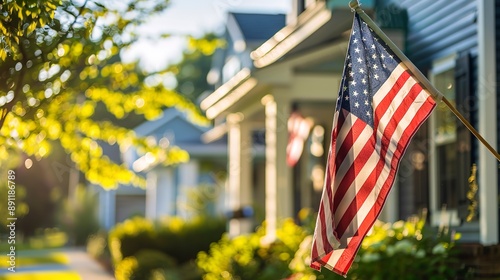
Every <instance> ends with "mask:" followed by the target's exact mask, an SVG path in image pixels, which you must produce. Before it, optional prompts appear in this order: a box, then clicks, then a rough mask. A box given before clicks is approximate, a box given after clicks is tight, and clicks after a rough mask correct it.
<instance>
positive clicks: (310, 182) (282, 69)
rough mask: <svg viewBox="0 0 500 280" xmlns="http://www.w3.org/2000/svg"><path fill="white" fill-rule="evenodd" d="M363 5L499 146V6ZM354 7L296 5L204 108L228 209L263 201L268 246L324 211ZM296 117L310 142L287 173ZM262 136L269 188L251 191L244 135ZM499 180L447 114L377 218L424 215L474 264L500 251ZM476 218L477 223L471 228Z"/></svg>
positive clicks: (417, 145)
mask: <svg viewBox="0 0 500 280" xmlns="http://www.w3.org/2000/svg"><path fill="white" fill-rule="evenodd" d="M360 2H361V3H362V8H363V9H364V10H365V11H366V12H367V14H369V15H370V16H372V17H373V18H374V19H375V20H376V22H377V23H378V25H379V26H380V27H381V28H382V29H383V30H384V31H385V32H386V34H388V36H389V37H390V38H391V39H392V40H393V41H394V42H395V43H396V44H397V45H398V46H399V47H400V49H401V50H403V51H404V52H405V53H406V55H407V56H408V57H409V58H410V60H411V61H413V63H414V64H415V65H416V66H417V67H418V68H419V69H420V70H421V72H422V73H423V74H424V75H426V76H427V77H428V78H429V79H430V81H431V82H432V83H433V84H434V85H435V86H436V87H437V88H438V89H439V90H440V91H441V92H442V93H443V94H444V95H445V96H446V97H447V98H448V99H449V100H451V101H452V103H454V104H455V105H456V107H457V108H458V109H459V110H460V111H461V112H462V113H463V114H464V115H465V117H466V118H468V119H469V121H470V122H471V123H472V125H473V126H475V127H476V128H477V129H478V130H479V132H480V133H481V134H482V135H483V137H484V138H485V139H486V140H488V141H489V142H490V143H491V144H492V145H493V146H494V147H497V146H498V145H499V142H498V141H499V139H500V137H499V135H498V134H499V132H500V129H499V127H498V119H499V115H498V113H497V112H499V111H500V110H499V104H500V103H499V102H498V101H497V97H496V96H497V90H498V89H497V87H496V84H497V80H498V78H499V73H500V69H499V68H498V66H497V64H498V63H497V61H498V57H500V48H498V47H496V45H495V42H496V41H497V40H499V39H500V29H499V28H498V27H496V25H495V24H494V22H495V19H496V18H499V19H500V5H499V4H496V1H488V0H467V1H444V0H437V1H436V0H424V1H410V0H408V1H390V0H378V1H376V0H373V1H369V0H365V1H360ZM348 4H349V1H347V0H326V1H321V0H317V1H304V0H302V1H301V0H297V1H293V8H292V12H291V13H290V14H289V15H288V16H287V25H286V26H284V27H283V28H282V29H280V30H279V31H278V32H276V34H274V35H273V37H272V38H271V39H269V40H267V41H266V42H264V43H263V44H262V45H260V46H259V47H257V48H256V49H255V50H254V51H252V52H251V53H250V58H251V59H252V61H253V65H250V66H246V67H243V66H242V65H240V67H239V71H237V73H236V74H234V75H233V76H232V78H230V79H227V81H225V82H224V83H223V84H222V85H220V86H219V87H218V88H217V89H216V90H215V91H214V92H213V93H212V94H210V95H209V96H207V97H206V98H205V99H204V100H203V101H202V102H201V107H202V109H203V110H205V112H206V115H207V117H208V118H210V119H212V120H214V123H215V127H214V130H216V131H219V132H223V133H219V136H220V137H222V135H223V134H224V133H227V137H228V143H229V166H230V168H229V170H228V172H229V174H228V175H229V186H228V187H229V189H230V191H231V192H232V193H235V194H238V195H239V196H233V197H232V199H233V200H232V203H233V205H234V206H235V207H238V206H242V205H243V204H258V203H264V205H265V219H266V226H267V234H268V237H269V238H270V239H273V238H274V236H273V235H274V230H275V228H276V223H277V222H278V221H279V220H280V219H282V218H286V217H294V216H295V215H296V214H297V213H298V210H299V209H301V208H303V207H312V208H313V209H317V206H318V203H319V197H320V195H321V187H319V188H318V184H317V182H318V181H319V182H321V181H322V179H323V178H322V174H324V163H325V160H326V157H325V153H324V151H325V150H327V149H328V144H329V142H330V139H329V132H330V131H331V129H332V126H331V122H332V117H333V111H334V108H335V101H336V99H337V91H338V88H339V83H340V79H341V75H342V70H343V63H344V58H345V53H346V49H347V42H348V36H349V31H350V28H351V24H352V17H353V14H352V12H351V11H350V9H349V6H348ZM224 67H225V66H224ZM292 113H299V114H300V115H302V116H303V117H304V118H309V119H310V120H312V122H313V123H314V124H313V125H312V126H311V130H310V133H309V137H308V138H307V139H304V150H303V152H302V155H301V157H300V160H299V161H298V163H297V164H296V165H295V166H293V167H290V166H288V165H287V144H288V141H289V133H290V131H289V129H288V121H289V118H290V116H291V115H292ZM259 129H260V130H263V131H264V135H265V163H264V165H265V168H264V177H265V185H264V187H263V190H262V189H259V188H262V187H261V186H260V185H259V184H257V183H256V180H257V179H258V178H255V177H254V178H252V177H251V176H248V175H244V174H252V173H253V170H252V168H253V165H252V162H251V161H248V160H242V158H246V157H245V153H247V152H248V149H252V143H251V142H250V141H249V136H248V135H251V134H252V133H253V132H254V131H255V130H259ZM212 132H213V131H212ZM209 133H210V132H209ZM212 135H215V133H212ZM211 139H212V140H215V139H218V138H217V137H212V138H211ZM313 147H316V148H318V147H321V148H322V149H321V148H320V149H316V148H313ZM473 164H476V166H477V175H476V176H475V178H476V179H477V183H478V185H479V189H478V190H477V193H475V192H474V190H473V189H471V185H470V184H469V181H468V179H469V177H470V174H471V170H472V166H473ZM498 172H499V169H498V162H497V161H496V159H495V157H494V156H493V155H491V153H489V151H488V150H487V149H485V148H484V147H483V146H482V145H481V144H480V143H478V141H476V140H475V138H474V137H472V136H471V135H470V133H469V132H468V131H467V130H466V128H465V127H464V126H463V125H462V124H461V123H459V122H458V121H457V119H456V118H455V116H453V115H452V114H451V113H450V111H449V110H448V109H446V108H444V107H443V106H442V105H441V104H440V105H439V106H438V108H437V109H436V110H435V112H434V113H433V114H432V116H431V118H430V119H429V121H427V122H426V123H425V124H424V126H422V127H421V128H420V129H419V131H418V133H417V135H416V136H415V138H414V140H413V141H412V144H411V145H410V147H409V148H408V150H407V152H406V154H405V157H404V158H403V159H402V161H401V166H400V170H399V172H398V178H397V181H396V183H395V185H394V187H393V189H392V191H391V193H390V195H389V198H388V201H387V202H386V205H385V209H384V210H383V212H382V214H381V216H380V218H381V219H383V220H386V221H395V220H397V219H406V218H407V217H409V216H410V215H413V214H416V213H418V212H419V211H421V210H422V209H428V211H429V216H428V218H429V222H430V224H431V225H433V226H438V225H439V224H441V223H443V222H445V223H446V224H450V225H452V226H453V227H454V229H455V230H457V231H459V232H461V233H462V240H461V242H462V243H464V244H475V245H471V246H472V247H473V248H475V249H474V250H475V251H474V252H475V253H474V254H476V253H477V254H479V255H481V254H482V253H484V254H489V253H487V252H493V251H495V250H497V249H494V248H498V243H499V233H500V231H499V227H498V225H499V196H498V189H499V180H498ZM242 174H243V175H242ZM262 192H264V194H265V195H264V196H262V195H260V194H261V193H262ZM251 194H253V195H251ZM468 194H469V196H468ZM476 200H477V201H476ZM476 202H477V204H476ZM476 205H477V207H475V206H476ZM469 206H472V207H469ZM470 214H475V215H471V217H472V219H470V220H468V219H467V216H468V215H470ZM238 226H239V225H238V224H237V223H235V224H234V225H233V229H234V232H241V233H243V232H245V231H246V230H248V229H247V228H243V227H240V228H238ZM497 251H498V250H497ZM478 252H482V253H478Z"/></svg>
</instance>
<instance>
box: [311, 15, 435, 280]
mask: <svg viewBox="0 0 500 280" xmlns="http://www.w3.org/2000/svg"><path fill="white" fill-rule="evenodd" d="M435 105H436V103H435V101H434V100H433V99H432V97H431V96H430V95H429V93H428V92H427V91H426V90H424V89H423V88H422V87H421V86H420V84H419V83H418V81H417V80H416V79H415V78H414V77H413V76H412V74H411V73H410V72H409V71H408V70H407V68H406V67H405V65H404V64H403V63H401V61H400V59H399V58H398V57H397V56H396V55H394V53H393V52H392V51H391V50H390V48H389V47H388V46H387V45H386V43H385V42H383V40H382V39H380V38H379V37H378V36H377V35H376V34H375V33H374V32H373V30H372V29H371V28H370V27H369V26H368V25H367V23H365V22H364V21H363V20H362V19H361V18H360V17H359V16H358V15H357V14H355V16H354V23H353V28H352V31H351V37H350V41H349V47H348V52H347V56H346V60H345V65H344V73H343V77H342V81H341V84H340V92H339V97H338V101H337V107H336V111H335V114H334V118H333V129H332V140H331V144H330V151H329V154H328V162H327V167H326V175H325V184H324V188H323V194H322V198H321V203H320V207H319V213H318V218H317V221H316V229H315V232H314V239H313V244H312V251H311V260H312V261H311V267H312V268H314V269H317V270H319V269H321V266H325V267H326V268H328V269H330V270H332V271H334V272H336V273H338V274H340V275H343V276H345V275H347V272H348V270H349V268H350V267H351V265H352V262H353V260H354V258H355V256H356V253H357V252H358V249H359V246H360V245H361V242H362V241H363V238H364V237H365V236H366V234H367V233H368V231H369V230H370V229H371V228H372V226H373V223H374V222H375V220H376V219H377V217H378V216H379V214H380V211H381V210H382V207H383V205H384V203H385V200H386V197H387V194H388V193H389V191H390V189H391V187H392V185H393V183H394V179H395V177H396V172H397V170H398V167H399V162H400V159H401V157H402V156H403V154H404V152H405V150H406V148H407V147H408V144H409V142H410V140H411V138H412V137H413V135H414V133H415V132H416V131H417V129H418V128H419V127H420V125H421V124H422V123H423V122H424V121H425V120H426V119H427V117H428V116H429V115H430V113H431V112H432V110H433V109H434V107H435Z"/></svg>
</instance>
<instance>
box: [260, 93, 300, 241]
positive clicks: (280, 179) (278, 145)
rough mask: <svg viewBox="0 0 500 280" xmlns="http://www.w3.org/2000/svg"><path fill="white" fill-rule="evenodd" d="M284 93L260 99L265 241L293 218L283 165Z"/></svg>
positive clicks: (286, 102)
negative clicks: (280, 224)
mask: <svg viewBox="0 0 500 280" xmlns="http://www.w3.org/2000/svg"><path fill="white" fill-rule="evenodd" d="M285 96H286V93H285V92H276V94H275V95H274V96H273V95H266V96H264V97H263V98H262V104H264V106H265V114H266V121H265V125H266V238H265V241H267V242H272V241H273V240H274V239H275V238H276V227H277V224H278V222H279V221H280V220H281V219H283V218H288V217H292V215H293V204H292V203H293V188H292V185H291V170H290V168H289V167H288V166H287V164H286V146H287V143H288V130H287V121H288V117H289V116H290V100H289V99H288V98H286V97H285Z"/></svg>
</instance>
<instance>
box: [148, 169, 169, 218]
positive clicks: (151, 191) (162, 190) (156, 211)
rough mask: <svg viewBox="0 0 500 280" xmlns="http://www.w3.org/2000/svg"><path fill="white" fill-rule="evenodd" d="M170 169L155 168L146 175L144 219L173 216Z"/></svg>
mask: <svg viewBox="0 0 500 280" xmlns="http://www.w3.org/2000/svg"><path fill="white" fill-rule="evenodd" d="M175 214H176V213H175V189H174V178H173V170H172V168H166V167H157V168H155V169H154V170H152V171H150V172H148V174H147V175H146V218H149V219H157V218H160V217H162V216H166V215H168V216H173V215H175Z"/></svg>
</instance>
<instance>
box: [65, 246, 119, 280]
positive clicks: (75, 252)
mask: <svg viewBox="0 0 500 280" xmlns="http://www.w3.org/2000/svg"><path fill="white" fill-rule="evenodd" d="M64 253H65V254H66V255H67V256H68V258H69V264H68V266H69V269H70V270H73V271H76V272H77V273H78V274H79V275H80V277H81V278H82V280H113V279H115V277H113V275H111V274H110V273H108V272H107V271H106V270H105V269H104V268H103V267H102V266H101V265H100V264H99V263H97V262H96V261H95V260H94V259H92V258H91V257H90V256H89V255H88V254H87V253H86V252H85V251H84V249H78V248H75V249H72V248H70V249H66V250H64Z"/></svg>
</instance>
